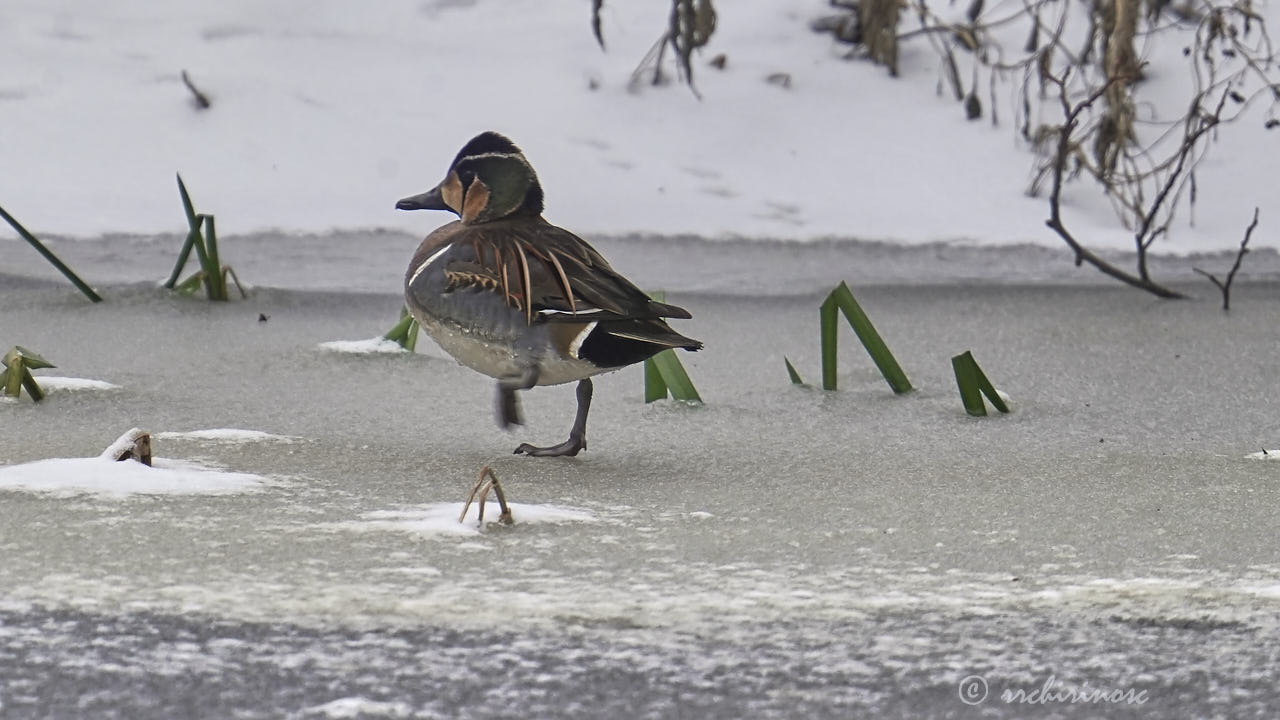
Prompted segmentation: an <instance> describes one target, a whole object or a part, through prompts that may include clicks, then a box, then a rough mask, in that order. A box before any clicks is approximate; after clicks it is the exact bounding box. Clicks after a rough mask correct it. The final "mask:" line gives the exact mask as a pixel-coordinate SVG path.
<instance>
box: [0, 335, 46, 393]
mask: <svg viewBox="0 0 1280 720" xmlns="http://www.w3.org/2000/svg"><path fill="white" fill-rule="evenodd" d="M0 365H3V367H4V370H2V371H0V394H3V395H7V396H8V397H13V398H16V397H18V394H19V393H20V392H21V391H22V390H23V389H24V388H25V389H26V391H27V394H28V395H30V396H31V400H32V402H40V401H41V400H43V399H44V391H43V390H41V389H40V386H39V385H38V384H36V379H35V377H34V376H33V375H32V374H31V371H32V370H40V369H43V368H51V367H55V365H54V364H53V363H51V362H49V361H48V360H45V359H44V358H42V357H40V356H39V355H37V354H36V353H33V352H31V351H30V350H28V349H26V348H24V347H22V346H21V345H14V346H13V347H12V348H11V349H10V350H9V352H7V353H5V354H4V357H3V358H0Z"/></svg>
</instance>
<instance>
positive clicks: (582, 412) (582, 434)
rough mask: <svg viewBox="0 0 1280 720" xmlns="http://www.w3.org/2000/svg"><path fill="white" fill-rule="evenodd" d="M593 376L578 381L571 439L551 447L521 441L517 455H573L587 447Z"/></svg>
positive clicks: (570, 432)
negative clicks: (576, 412) (575, 412)
mask: <svg viewBox="0 0 1280 720" xmlns="http://www.w3.org/2000/svg"><path fill="white" fill-rule="evenodd" d="M591 390H592V385H591V378H584V379H582V380H579V381H578V414H577V415H576V416H574V418H573V428H572V429H571V430H569V439H568V440H565V441H564V442H562V443H560V444H559V445H552V446H551V447H534V446H533V445H530V444H529V443H521V444H520V447H518V448H516V452H515V454H516V455H521V454H524V455H533V456H534V457H559V456H561V455H568V456H569V457H573V456H574V455H577V454H578V452H579V451H580V450H586V449H587V413H588V412H590V411H591Z"/></svg>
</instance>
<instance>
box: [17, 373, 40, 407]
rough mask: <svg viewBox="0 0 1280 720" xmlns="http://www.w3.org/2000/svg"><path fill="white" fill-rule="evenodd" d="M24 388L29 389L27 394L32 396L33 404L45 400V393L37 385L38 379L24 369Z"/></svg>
mask: <svg viewBox="0 0 1280 720" xmlns="http://www.w3.org/2000/svg"><path fill="white" fill-rule="evenodd" d="M22 387H24V388H26V389H27V394H28V395H30V396H31V400H32V402H40V401H41V400H43V399H44V391H43V390H41V389H40V386H39V385H37V384H36V379H35V378H34V377H32V376H31V371H30V370H28V369H26V368H23V371H22Z"/></svg>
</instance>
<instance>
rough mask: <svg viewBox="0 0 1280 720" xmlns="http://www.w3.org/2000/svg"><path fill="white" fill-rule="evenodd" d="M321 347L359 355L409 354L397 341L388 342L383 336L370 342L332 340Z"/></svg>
mask: <svg viewBox="0 0 1280 720" xmlns="http://www.w3.org/2000/svg"><path fill="white" fill-rule="evenodd" d="M320 347H321V348H322V349H324V350H331V351H333V352H341V353H354V354H357V355H367V354H374V353H402V352H408V351H407V350H405V349H404V347H402V346H401V345H400V344H399V343H397V342H396V341H395V340H388V339H387V338H385V337H382V336H381V335H380V336H378V337H375V338H369V339H368V340H330V341H329V342H322V343H320Z"/></svg>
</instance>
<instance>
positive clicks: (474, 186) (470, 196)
mask: <svg viewBox="0 0 1280 720" xmlns="http://www.w3.org/2000/svg"><path fill="white" fill-rule="evenodd" d="M488 204H489V186H488V185H485V184H484V183H483V182H481V181H480V179H479V178H476V179H475V180H472V181H471V187H469V188H467V197H466V199H465V200H463V202H462V222H464V223H469V222H471V221H473V220H475V219H476V217H477V216H479V215H480V213H482V212H484V209H485V207H486V206H487V205H488Z"/></svg>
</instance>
